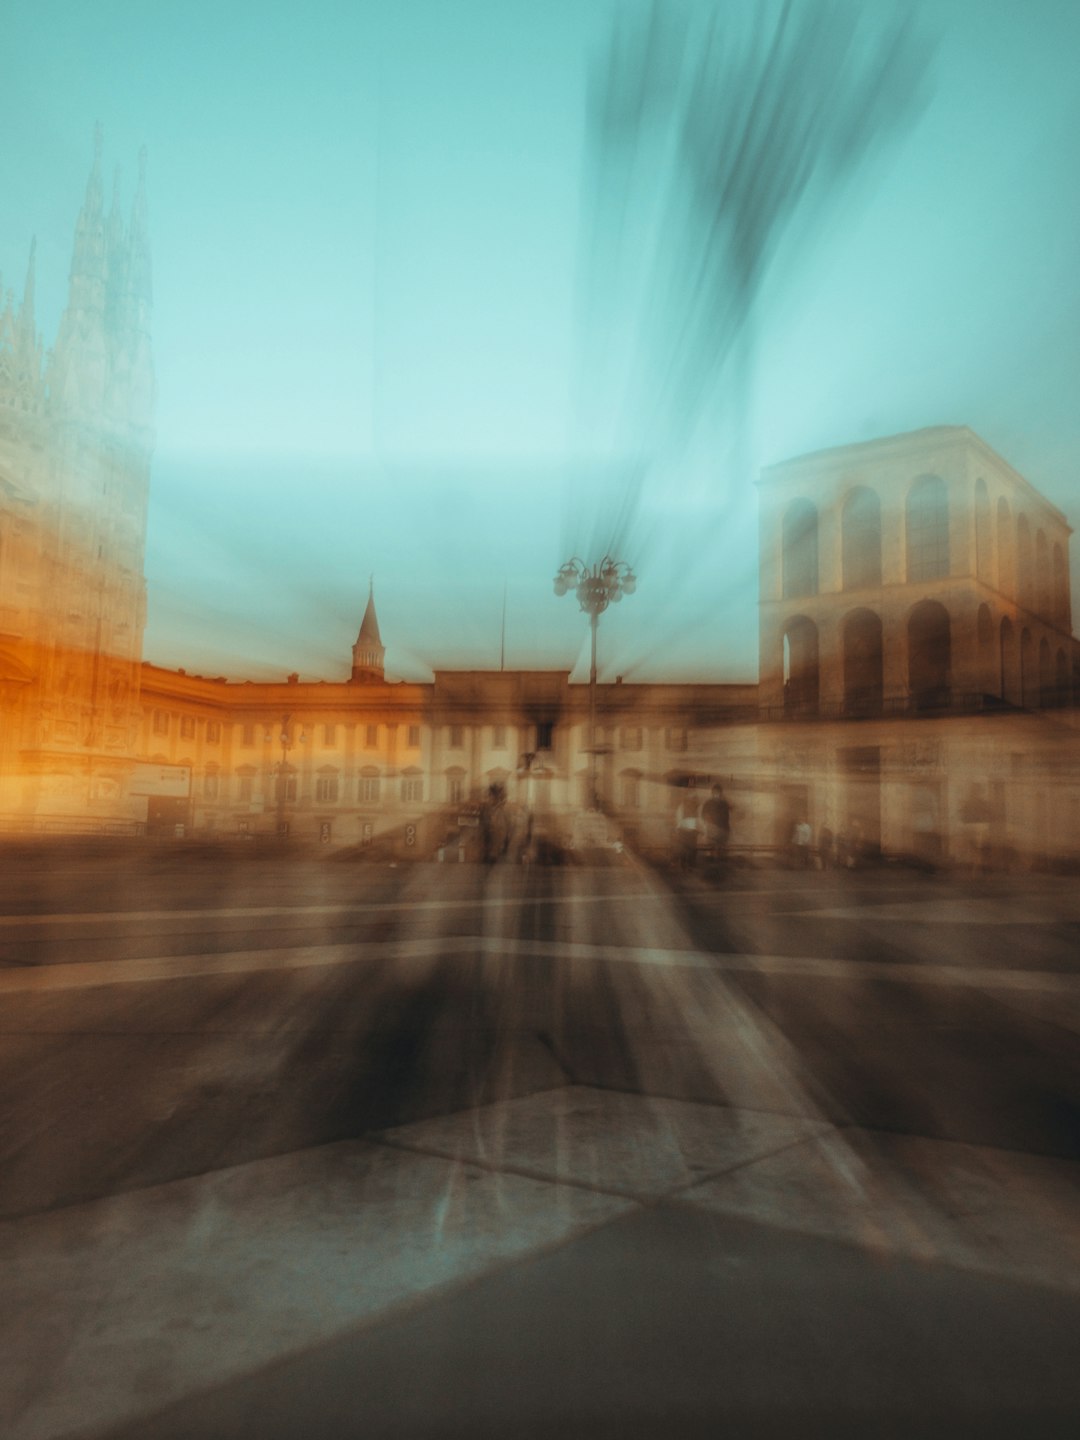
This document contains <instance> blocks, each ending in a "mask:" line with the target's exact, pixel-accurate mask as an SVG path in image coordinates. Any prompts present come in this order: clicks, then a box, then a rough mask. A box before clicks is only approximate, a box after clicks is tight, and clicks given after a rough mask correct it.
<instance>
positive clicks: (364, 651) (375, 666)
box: [349, 576, 386, 684]
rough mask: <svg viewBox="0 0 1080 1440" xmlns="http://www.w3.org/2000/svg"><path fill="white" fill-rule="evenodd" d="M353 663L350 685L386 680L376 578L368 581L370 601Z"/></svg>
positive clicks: (357, 639) (365, 611)
mask: <svg viewBox="0 0 1080 1440" xmlns="http://www.w3.org/2000/svg"><path fill="white" fill-rule="evenodd" d="M352 654H353V663H352V675H351V676H350V677H349V678H350V683H352V684H364V683H366V682H369V681H372V680H382V679H383V678H384V670H383V660H384V659H385V656H386V647H385V646H384V645H383V643H382V637H381V636H380V634H379V619H378V616H377V615H376V614H375V577H374V576H372V577H371V578H370V580H369V581H368V601H367V608H366V609H365V610H364V618H363V620H361V622H360V633H359V635H357V637H356V644H355V645H354V646H353V651H352Z"/></svg>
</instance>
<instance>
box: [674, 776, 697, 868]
mask: <svg viewBox="0 0 1080 1440" xmlns="http://www.w3.org/2000/svg"><path fill="white" fill-rule="evenodd" d="M698 820H699V816H698V802H697V800H696V798H695V797H694V794H693V791H692V790H687V791H686V794H685V795H684V796H683V798H682V799H681V800H680V801H679V805H678V808H677V810H676V811H675V847H676V853H677V856H678V862H679V868H680V869H682V870H693V869H694V867H695V865H696V864H697V848H698Z"/></svg>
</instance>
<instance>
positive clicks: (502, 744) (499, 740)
mask: <svg viewBox="0 0 1080 1440" xmlns="http://www.w3.org/2000/svg"><path fill="white" fill-rule="evenodd" d="M172 718H173V717H172V716H171V715H170V714H169V712H168V711H167V710H155V711H154V712H153V716H152V722H151V728H152V730H153V733H154V734H155V735H168V734H169V730H170V722H171V720H172ZM179 719H180V738H181V739H182V740H192V739H194V738H195V716H194V715H181V716H180V717H179ZM447 728H448V730H449V746H450V749H452V750H460V749H463V748H464V745H465V727H464V726H463V725H450V726H448V727H447ZM506 728H507V727H506V726H505V725H496V726H494V727H493V730H492V745H493V748H494V749H496V750H505V749H506ZM597 728H598V732H599V731H600V727H597ZM337 729H338V727H337V726H336V725H323V726H322V727H321V731H322V740H323V744H324V745H325V746H334V745H335V744H336V742H337ZM239 730H240V744H241V745H242V746H243V747H244V748H246V749H252V748H253V747H254V746H255V745H256V743H257V737H258V727H257V726H255V725H242V726H240V727H239ZM265 734H270V732H264V738H265ZM206 739H207V741H208V743H210V744H216V743H218V742H219V741H220V740H221V722H220V721H218V720H208V721H207V722H206ZM378 742H379V727H378V726H377V725H368V726H365V738H364V743H365V746H366V748H368V749H377V748H378ZM553 742H554V725H553V724H552V723H551V722H544V723H541V724H539V725H537V727H536V748H537V749H538V750H550V749H551V748H552V745H553ZM406 743H407V745H408V747H409V749H412V750H415V749H418V748H419V746H420V726H419V725H410V726H409V727H408V736H407V741H406ZM665 743H666V745H667V748H668V749H669V750H673V751H678V752H681V751H685V749H686V747H687V732H686V730H685V729H679V728H669V729H668V730H667V732H666V736H665ZM619 744H620V746H621V748H622V749H623V750H640V749H642V747H643V744H644V733H643V731H642V729H641V727H640V726H626V725H624V726H623V727H622V728H621V729H620V731H619Z"/></svg>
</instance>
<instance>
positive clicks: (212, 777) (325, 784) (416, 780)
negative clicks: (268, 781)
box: [202, 771, 461, 805]
mask: <svg viewBox="0 0 1080 1440" xmlns="http://www.w3.org/2000/svg"><path fill="white" fill-rule="evenodd" d="M228 783H229V782H228V778H227V777H226V776H223V775H219V774H217V773H216V772H214V771H210V773H209V774H207V775H204V776H203V782H202V793H203V799H204V800H223V799H225V798H226V796H227V794H228ZM453 783H455V782H453V781H452V782H451V784H453ZM456 783H457V784H458V785H460V784H461V782H460V781H457V782H456ZM298 787H299V777H298V776H297V775H276V776H275V777H274V799H275V800H286V801H289V802H293V801H295V800H296V798H297V795H298V793H299V788H298ZM344 789H345V787H344V786H343V785H342V782H341V777H340V776H338V775H317V776H316V777H315V801H316V803H317V804H319V805H336V804H337V803H338V801H339V800H340V799H341V798H342V794H343V791H344ZM355 793H356V799H357V802H358V803H359V804H361V805H374V804H377V803H378V801H379V799H380V797H381V794H382V784H381V780H380V777H379V776H378V775H361V776H360V778H359V779H358V780H357V782H356V792H355ZM400 795H401V798H402V800H405V801H416V800H423V798H424V779H423V776H422V775H403V776H402V777H401V781H400ZM236 798H237V800H239V801H247V800H253V799H254V798H255V776H254V775H238V776H236ZM454 798H455V797H454V796H451V799H454ZM456 798H457V799H461V795H460V794H459V795H458V796H457V797H456Z"/></svg>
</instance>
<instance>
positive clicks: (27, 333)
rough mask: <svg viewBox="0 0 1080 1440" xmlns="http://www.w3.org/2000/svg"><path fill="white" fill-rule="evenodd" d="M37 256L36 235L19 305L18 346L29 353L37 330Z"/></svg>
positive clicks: (31, 245) (31, 242) (35, 339)
mask: <svg viewBox="0 0 1080 1440" xmlns="http://www.w3.org/2000/svg"><path fill="white" fill-rule="evenodd" d="M36 258H37V236H36V235H35V236H34V238H33V239H32V240H31V241H30V259H29V260H28V261H27V265H26V281H25V283H24V284H23V296H22V304H21V305H20V306H19V325H18V337H19V345H20V347H25V349H26V353H27V354H30V353H31V352H32V351H33V350H34V349H35V347H36V343H37V332H36V329H35V326H34V272H35V269H36V265H35V261H36Z"/></svg>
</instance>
